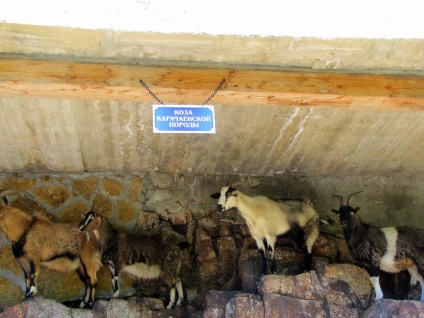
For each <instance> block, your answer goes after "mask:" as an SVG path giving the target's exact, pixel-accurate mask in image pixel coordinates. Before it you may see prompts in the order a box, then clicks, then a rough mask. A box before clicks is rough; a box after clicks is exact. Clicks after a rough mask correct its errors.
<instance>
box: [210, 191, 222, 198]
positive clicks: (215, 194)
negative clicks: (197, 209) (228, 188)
mask: <svg viewBox="0 0 424 318" xmlns="http://www.w3.org/2000/svg"><path fill="white" fill-rule="evenodd" d="M220 196H221V193H219V192H216V193H212V194H211V198H212V199H219V197H220Z"/></svg>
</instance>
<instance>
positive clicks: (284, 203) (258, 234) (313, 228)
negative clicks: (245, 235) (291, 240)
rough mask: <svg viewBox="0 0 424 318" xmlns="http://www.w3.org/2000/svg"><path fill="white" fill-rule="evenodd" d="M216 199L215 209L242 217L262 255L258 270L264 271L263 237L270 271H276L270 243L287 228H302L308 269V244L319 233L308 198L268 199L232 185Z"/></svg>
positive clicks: (214, 195) (265, 264)
mask: <svg viewBox="0 0 424 318" xmlns="http://www.w3.org/2000/svg"><path fill="white" fill-rule="evenodd" d="M211 197H212V198H219V201H218V210H219V211H227V210H230V209H232V208H237V210H238V211H239V213H240V215H241V216H242V217H243V218H244V219H245V220H246V223H247V226H248V227H249V231H250V234H251V235H252V237H253V238H254V239H255V241H256V244H257V246H258V251H259V253H260V254H261V258H262V273H266V272H267V261H266V258H265V245H264V240H266V244H267V247H268V251H269V253H270V257H271V271H272V272H275V271H276V264H275V258H274V246H275V242H276V241H277V236H279V235H283V234H285V233H287V232H289V231H290V230H294V229H297V230H299V229H300V230H302V232H303V234H304V242H305V244H306V251H307V253H306V260H305V269H306V270H310V269H311V262H312V247H313V245H314V243H315V241H316V239H317V238H318V236H319V215H318V213H317V212H316V211H315V209H314V208H313V207H312V204H311V203H310V202H309V200H307V199H305V200H278V201H275V200H271V199H269V198H266V197H264V196H256V197H250V196H248V195H245V194H243V193H241V192H240V191H239V190H236V189H235V188H233V187H232V186H225V187H223V188H222V190H221V193H214V194H212V195H211Z"/></svg>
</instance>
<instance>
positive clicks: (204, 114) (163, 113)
mask: <svg viewBox="0 0 424 318" xmlns="http://www.w3.org/2000/svg"><path fill="white" fill-rule="evenodd" d="M153 132H154V133H197V134H214V133H215V113H214V107H213V106H209V105H208V106H206V105H205V106H193V105H153Z"/></svg>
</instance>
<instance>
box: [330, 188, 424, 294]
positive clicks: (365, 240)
mask: <svg viewBox="0 0 424 318" xmlns="http://www.w3.org/2000/svg"><path fill="white" fill-rule="evenodd" d="M360 192H362V191H359V192H355V193H352V194H350V195H349V197H348V199H347V204H346V205H343V197H342V196H340V195H334V197H336V198H337V199H338V200H339V201H340V208H339V209H338V210H335V209H331V211H332V212H334V213H336V214H337V216H338V217H339V219H340V224H341V226H342V228H343V233H344V237H345V239H346V242H347V244H348V246H349V250H350V251H351V253H352V255H353V257H354V258H355V260H356V261H357V262H358V265H362V266H363V267H364V268H366V269H367V270H368V272H369V273H370V276H371V281H372V283H373V285H374V288H375V292H376V299H381V298H383V292H382V290H381V287H380V282H379V274H380V271H383V272H387V273H399V272H400V271H403V270H408V271H409V273H410V274H411V285H412V284H416V283H417V282H420V284H421V290H422V293H421V301H424V278H423V275H424V230H422V229H418V228H416V227H412V226H400V227H387V228H378V227H376V226H373V225H370V224H366V223H364V222H362V220H361V218H360V216H359V214H358V213H357V212H358V211H359V207H357V208H353V207H352V205H351V204H352V199H353V197H354V196H355V195H356V194H358V193H360Z"/></svg>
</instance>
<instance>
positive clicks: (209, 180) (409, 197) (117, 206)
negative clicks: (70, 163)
mask: <svg viewBox="0 0 424 318" xmlns="http://www.w3.org/2000/svg"><path fill="white" fill-rule="evenodd" d="M236 179H242V180H244V181H246V183H249V182H251V183H252V181H261V184H260V185H259V186H258V187H255V188H249V187H248V186H246V187H242V188H240V190H241V191H244V192H246V193H247V194H250V195H259V194H261V195H265V196H269V197H271V198H299V197H302V196H306V197H308V198H309V199H310V200H311V202H312V203H313V204H314V207H315V208H316V210H317V211H318V212H319V214H320V216H321V217H322V218H325V219H326V218H329V217H330V218H333V216H332V213H330V209H331V208H337V207H338V206H337V204H338V202H337V200H334V199H333V198H332V194H341V195H344V196H345V197H346V196H347V195H348V194H350V193H352V192H354V191H358V190H363V191H364V192H363V193H362V194H360V195H358V196H357V197H356V199H355V202H354V205H355V206H360V207H361V211H360V213H361V215H362V216H363V219H364V220H365V221H367V222H371V223H373V224H375V225H377V226H392V225H404V224H410V225H414V226H418V227H424V211H423V208H422V207H423V205H424V198H423V197H422V193H423V190H424V180H423V179H415V178H391V177H373V178H364V177H344V178H334V177H322V178H321V177H290V176H284V177H283V176H282V177H278V178H277V177H264V178H256V179H254V180H253V179H249V178H247V177H239V176H234V175H231V176H228V175H221V176H217V175H189V174H186V175H183V174H174V175H170V174H160V173H154V172H152V173H86V174H1V175H0V188H3V189H5V188H14V189H20V190H25V191H28V192H29V193H31V194H32V195H33V196H34V197H35V201H33V200H29V199H21V198H14V197H12V198H10V199H11V204H12V205H15V206H17V207H20V208H22V209H24V210H26V211H34V210H40V211H43V212H45V213H46V214H48V215H49V216H50V217H51V218H53V219H54V220H55V221H57V222H78V221H79V220H80V218H81V217H80V214H81V213H84V212H86V211H88V210H89V209H90V207H91V205H92V202H93V200H97V201H101V202H106V204H104V205H102V207H101V208H100V211H99V212H101V213H103V214H105V215H106V216H107V217H108V218H109V219H110V220H111V222H112V223H113V224H115V225H116V226H118V227H126V228H128V229H132V230H136V231H143V232H145V233H147V234H149V233H161V234H162V235H164V236H167V237H170V238H171V239H172V240H174V241H176V242H178V241H187V242H188V243H189V248H188V249H187V250H186V251H185V260H184V264H183V273H184V276H183V280H185V281H186V282H188V283H186V288H187V292H188V298H189V299H190V301H191V302H192V303H194V304H198V305H200V304H201V302H202V298H201V295H202V294H204V292H206V291H207V290H210V289H225V288H226V289H237V288H240V282H239V279H240V278H239V277H238V266H239V263H240V262H241V261H242V258H243V257H242V254H243V255H248V256H244V257H256V256H258V255H257V253H256V251H255V245H254V242H252V241H249V233H248V229H247V226H246V225H245V224H244V221H243V219H241V218H240V217H239V216H238V214H237V212H236V211H231V212H228V213H223V214H221V213H217V212H216V203H217V202H216V201H215V200H213V199H211V198H210V194H211V193H214V192H217V191H219V190H220V188H221V187H222V186H223V185H225V184H226V183H227V182H228V181H229V180H236ZM257 183H258V182H257ZM335 228H336V229H337V228H338V226H335ZM336 232H337V231H336ZM324 237H325V236H324ZM334 238H335V239H336V241H337V242H339V241H340V242H342V241H343V240H342V238H341V235H340V240H339V238H337V235H335V236H334ZM324 243H325V242H323V241H320V242H318V244H317V245H320V246H318V247H317V249H316V251H315V252H316V253H315V254H316V255H320V253H321V254H322V253H323V252H322V250H323V249H325V248H327V250H328V247H325V246H324V247H323V245H324ZM242 249H251V250H252V252H251V253H240V251H241V250H242ZM0 250H1V255H2V257H1V259H0V290H1V291H2V295H3V297H2V299H1V303H0V306H5V305H10V304H14V303H17V302H19V301H20V300H21V299H22V298H23V291H24V289H25V288H24V278H23V274H22V272H21V270H20V268H19V266H18V263H17V262H16V260H15V259H14V258H13V255H12V252H11V248H10V243H9V242H8V241H7V240H6V238H5V237H4V235H3V234H0ZM331 253H333V252H331ZM331 253H330V254H331ZM321 256H323V255H321ZM324 256H326V257H328V258H329V261H330V262H333V261H338V260H336V256H334V255H333V256H331V255H330V256H329V255H324ZM345 260H347V258H346V259H345ZM217 277H218V279H217ZM122 281H123V284H124V286H125V287H124V292H125V293H131V292H135V289H134V287H133V286H132V280H131V279H130V278H129V277H123V278H122ZM159 290H160V288H159ZM39 291H40V293H41V294H43V295H44V296H45V297H48V298H54V299H57V300H60V301H63V300H68V299H75V298H77V297H81V296H82V292H83V286H82V284H81V283H80V282H79V280H78V277H77V275H76V273H70V274H64V273H56V272H52V271H49V270H47V269H45V268H43V269H42V272H41V275H40V278H39ZM97 291H98V296H99V297H101V296H105V295H110V294H111V285H110V277H109V274H108V273H107V272H106V271H104V270H102V271H101V272H100V281H99V284H98V289H97Z"/></svg>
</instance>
